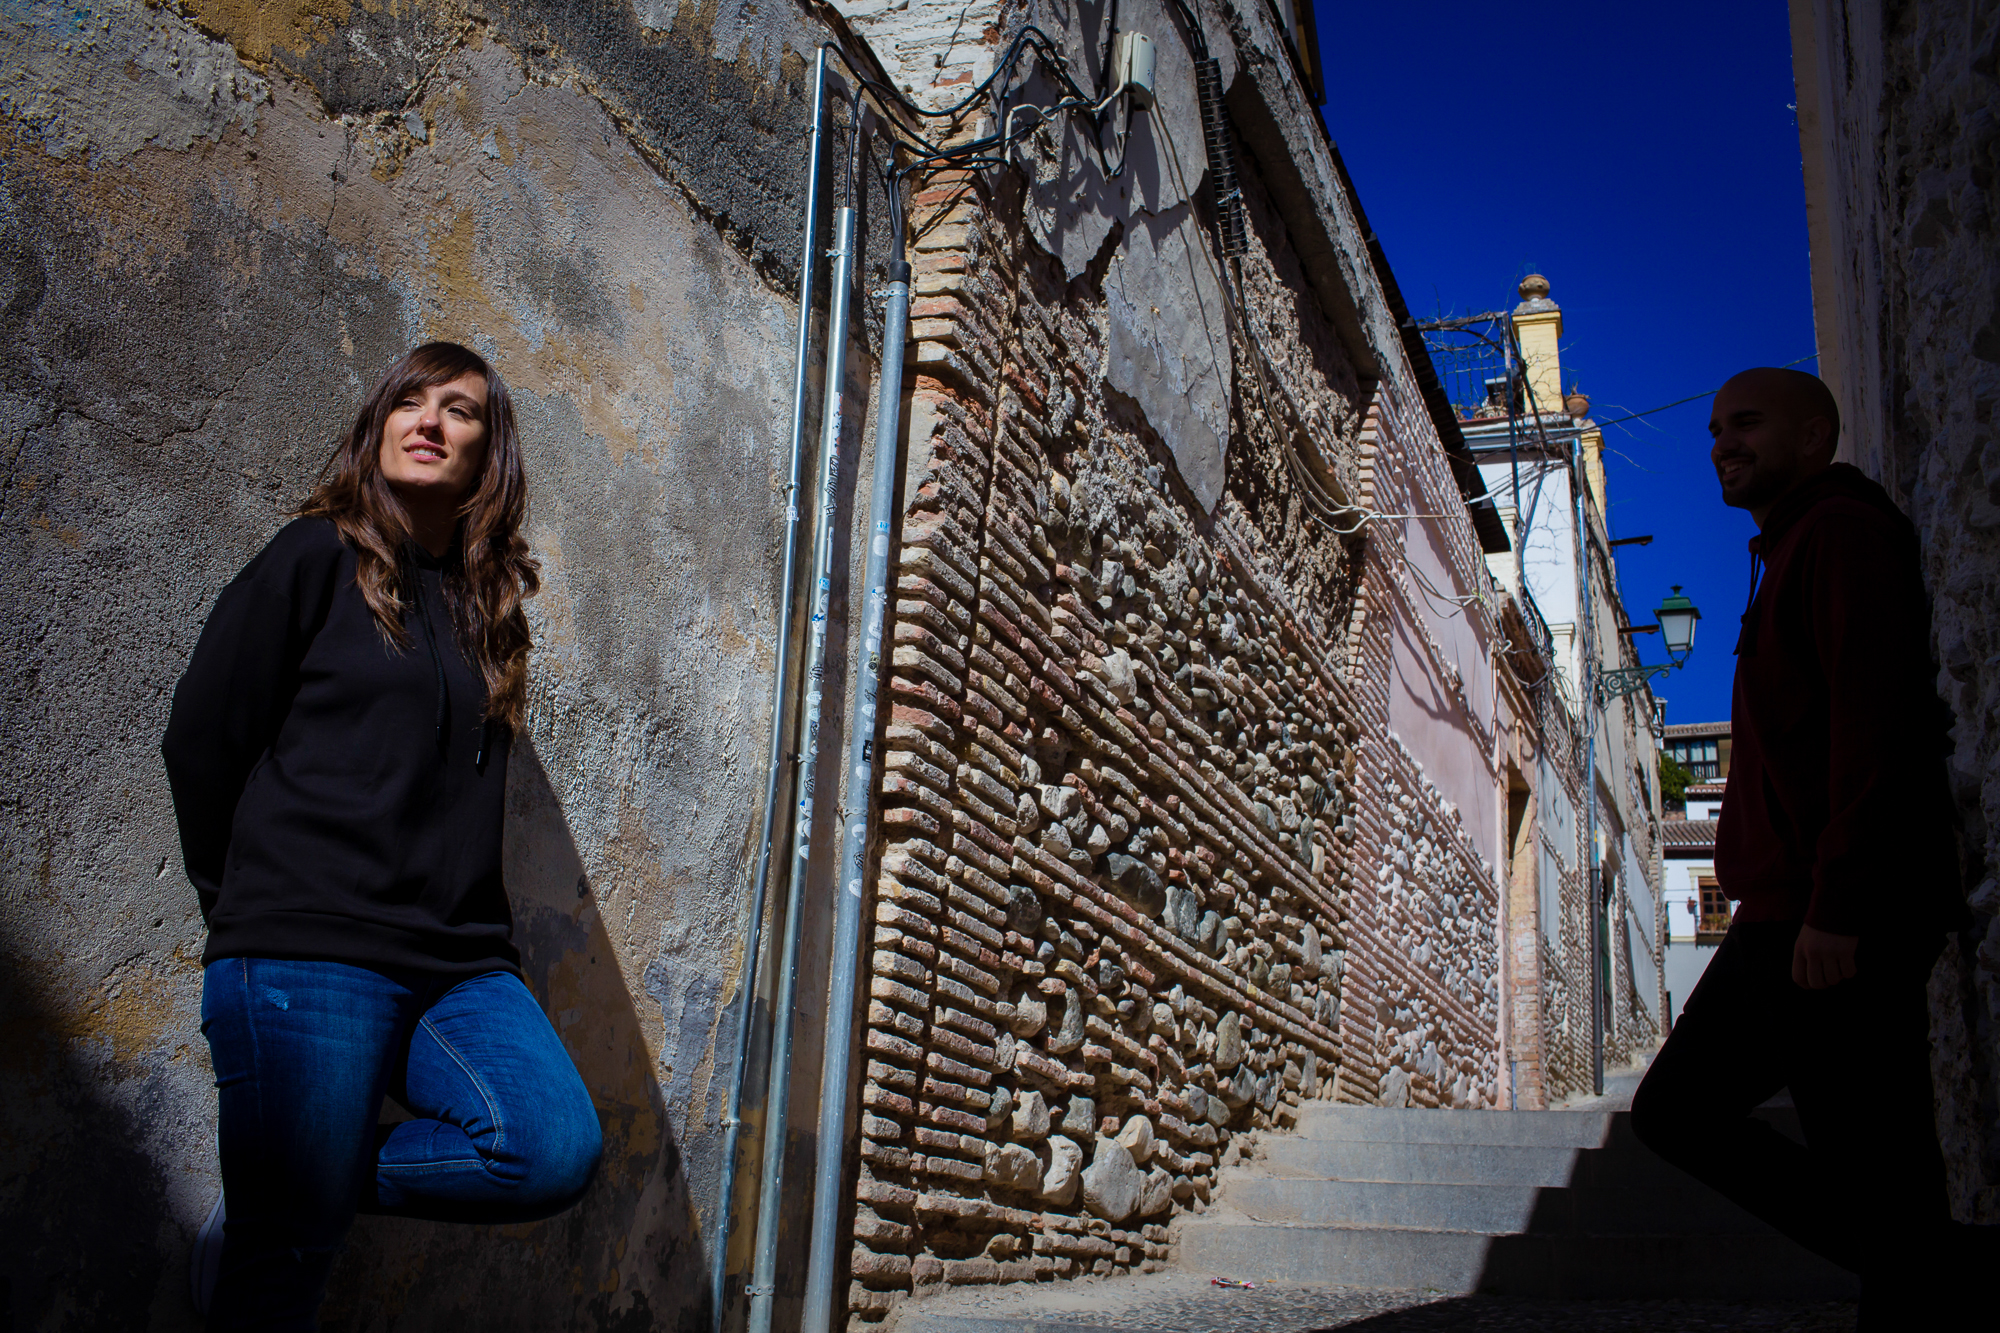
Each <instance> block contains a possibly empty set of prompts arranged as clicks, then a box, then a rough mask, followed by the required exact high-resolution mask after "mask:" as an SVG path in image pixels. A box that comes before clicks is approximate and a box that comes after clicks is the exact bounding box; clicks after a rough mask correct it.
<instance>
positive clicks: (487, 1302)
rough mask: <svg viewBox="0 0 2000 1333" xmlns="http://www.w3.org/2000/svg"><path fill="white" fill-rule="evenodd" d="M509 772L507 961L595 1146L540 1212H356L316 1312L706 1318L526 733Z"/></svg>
mask: <svg viewBox="0 0 2000 1333" xmlns="http://www.w3.org/2000/svg"><path fill="white" fill-rule="evenodd" d="M507 779H508V780H507V826H506V834H505V847H504V853H503V855H504V865H505V873H506V877H507V890H508V894H509V896H510V898H511V899H512V901H513V905H514V939H515V942H516V943H517V944H518V945H519V946H520V949H521V969H522V972H523V973H524V974H525V976H526V979H527V983H528V989H529V990H531V991H532V992H534V995H535V997H536V998H537V999H538V1000H540V1001H541V1003H542V1008H543V1010H544V1012H546V1013H547V1014H548V1016H549V1020H550V1022H552V1023H554V1024H555V1027H556V1031H557V1032H558V1033H560V1034H561V1036H562V1040H563V1045H564V1046H565V1047H566V1048H567V1049H568V1051H569V1054H570V1058H571V1059H573V1060H575V1061H576V1066H577V1069H578V1070H579V1071H581V1073H582V1074H583V1081H584V1084H585V1086H587V1087H588V1088H589V1089H590V1096H591V1101H592V1102H593V1103H594V1104H595V1105H596V1107H597V1114H598V1118H599V1120H600V1121H601V1122H602V1124H603V1126H604V1159H603V1162H602V1163H601V1164H600V1166H599V1167H598V1172H597V1179H596V1180H595V1181H594V1182H593V1183H592V1185H591V1188H590V1192H589V1193H588V1194H587V1195H585V1197H584V1200H583V1202H582V1203H581V1204H579V1205H577V1207H575V1208H573V1209H571V1210H570V1211H569V1212H567V1213H565V1214H563V1215H562V1216H560V1217H553V1218H549V1219H548V1220H546V1221H542V1222H535V1223H528V1224H524V1225H515V1226H503V1227H484V1226H464V1225H451V1224H444V1223H435V1222H417V1221H409V1220H405V1219H400V1218H385V1217H362V1218H359V1219H357V1221H356V1223H355V1226H354V1230H353V1231H352V1232H351V1233H350V1234H349V1237H348V1244H347V1249H346V1251H345V1253H344V1254H343V1255H342V1256H341V1258H340V1260H339V1262H338V1263H337V1264H336V1265H335V1268H334V1273H333V1278H332V1281H331V1283H330V1285H329V1288H328V1299H327V1304H326V1308H325V1313H324V1326H325V1327H326V1328H327V1329H328V1330H330V1331H331V1330H341V1331H342V1333H361V1331H362V1330H378V1329H379V1330H387V1329H392V1328H438V1329H442V1328H449V1327H453V1326H454V1325H456V1326H459V1327H467V1326H472V1325H477V1326H478V1327H479V1328H481V1329H490V1330H498V1329H521V1330H530V1329H532V1330H537V1333H540V1331H541V1330H548V1329H588V1330H634V1331H635V1333H636V1331H637V1330H652V1329H656V1328H657V1329H674V1328H695V1327H705V1326H706V1302H705V1299H704V1297H705V1291H706V1287H705V1281H704V1275H705V1273H706V1266H707V1259H706V1258H705V1256H704V1252H703V1250H702V1247H701V1244H700V1241H699V1239H698V1237H697V1236H696V1234H695V1208H694V1204H693V1201H692V1200H691V1199H690V1197H689V1190H688V1182H687V1174H686V1170H685V1165H684V1162H683V1159H682V1152H681V1145H680V1144H678V1143H677V1142H675V1140H674V1137H673V1133H672V1131H671V1129H670V1127H669V1123H668V1118H667V1111H666V1103H665V1099H664V1097H663V1095H662V1092H661V1088H660V1085H659V1082H658V1080H657V1079H656V1077H655V1076H654V1063H655V1062H654V1059H653V1056H652V1054H651V1053H650V1052H649V1051H648V1050H647V1048H646V1042H645V1037H644V1034H643V1031H642V1027H641V1023H640V1018H639V1014H638V1011H637V1009H636V1007H635V1004H636V1002H635V999H634V996H635V993H636V992H635V988H634V986H633V985H632V984H631V983H630V982H629V981H628V980H627V978H626V977H625V976H624V975H623V973H622V972H621V971H620V968H619V964H618V958H617V955H616V953H615V951H614V950H613V948H612V944H611V939H610V937H609V935H607V933H606V931H605V928H604V923H603V922H602V920H600V919H599V916H598V907H597V898H596V895H595V894H594V893H593V892H592V891H591V886H590V882H589V880H588V878H587V877H586V875H585V873H584V869H583V860H582V857H581V856H580V855H579V853H578V850H577V846H576V842H575V839H574V837H573V836H572V834H571V832H570V828H569V824H568V821H567V820H566V819H565V817H564V814H563V810H562V806H561V804H560V802H559V801H558V800H557V798H556V795H555V792H554V790H553V788H552V787H551V786H550V784H549V779H548V774H547V773H546V771H545V770H544V769H543V767H542V762H541V758H540V756H539V755H538V754H537V753H536V751H535V748H534V746H533V743H532V742H531V741H527V740H525V739H524V740H523V742H522V743H521V744H520V745H519V746H518V748H517V749H516V750H515V752H514V755H513V757H512V760H511V762H510V763H509V766H508V774H507ZM667 1036H668V1039H669V1040H671V1038H672V1034H667ZM495 1274H504V1275H505V1278H504V1285H502V1284H497V1283H496V1282H495V1281H494V1275H495Z"/></svg>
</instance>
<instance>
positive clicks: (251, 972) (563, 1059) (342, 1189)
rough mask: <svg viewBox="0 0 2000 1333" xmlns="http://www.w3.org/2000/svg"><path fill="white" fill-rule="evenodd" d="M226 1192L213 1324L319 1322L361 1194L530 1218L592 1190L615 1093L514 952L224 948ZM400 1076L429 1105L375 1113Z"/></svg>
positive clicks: (480, 1216)
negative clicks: (397, 963) (540, 999)
mask: <svg viewBox="0 0 2000 1333" xmlns="http://www.w3.org/2000/svg"><path fill="white" fill-rule="evenodd" d="M201 1030H202V1034H203V1035H204V1036H206V1037H207V1038H208V1048H209V1052H210V1054H211V1056H212V1058H213V1063H214V1066H215V1086H216V1088H217V1089H218V1091H219V1100H220V1113H221V1116H220V1119H221V1133H220V1140H221V1150H222V1184H223V1194H224V1197H225V1198H226V1199H227V1201H228V1222H227V1224H226V1225H225V1228H224V1242H223V1249H222V1267H221V1272H220V1275H219V1276H218V1278H217V1281H216V1289H215V1301H214V1306H213V1308H212V1309H211V1311H210V1316H209V1327H210V1328H211V1329H286V1330H291V1329H299V1330H310V1329H311V1328H313V1327H314V1325H315V1322H316V1319H317V1313H318V1310H319V1304H320V1300H321V1298H322V1296H323V1295H324V1294H325V1290H326V1276H327V1270H328V1269H329V1268H330V1267H331V1265H332V1263H333V1257H334V1255H335V1253H336V1252H337V1251H338V1250H339V1248H340V1243H341V1239H342V1237H344V1236H345V1235H346V1232H347V1228H348V1225H349V1224H350V1223H351V1222H352V1221H353V1220H354V1215H355V1213H357V1212H370V1213H392V1214H396V1215H398V1216H402V1217H421V1218H431V1219H435V1220H439V1221H452V1222H526V1221H533V1220H534V1219H536V1218H542V1217H548V1216H550V1215H552V1214H555V1213H559V1212H561V1211H562V1210H563V1209H565V1208H568V1207H569V1206H570V1205H571V1204H573V1203H575V1202H576V1201H577V1200H578V1199H579V1198H581V1197H582V1195H583V1191H584V1188H585V1186H587V1185H588V1184H589V1183H590V1177H591V1172H592V1171H593V1170H594V1169H595V1168H596V1165H597V1158H598V1155H599V1153H600V1152H601V1150H602V1147H603V1141H602V1136H601V1132H600V1130H599V1128H598V1123H597V1113H596V1111H595V1110H594V1109H593V1108H592V1106H591V1104H590V1094H589V1093H588V1092H586V1091H585V1090H584V1086H583V1080H582V1078H580V1077H579V1076H578V1075H577V1072H576V1066H575V1065H573V1064H572V1063H570V1058H569V1054H568V1052H566V1051H564V1050H563V1047H562V1042H561V1041H560V1040H559V1039H558V1038H557V1037H556V1034H555V1030H554V1029H553V1028H551V1027H550V1026H549V1021H548V1019H547V1018H545V1017H543V1015H542V1010H541V1006H539V1005H538V1004H536V1003H535V999H534V997H533V996H532V995H530V994H529V993H528V988H527V987H526V986H524V985H522V984H521V980H520V978H518V977H516V976H514V975H513V974H511V973H507V972H486V973H482V974H480V975H478V976H474V977H469V978H466V979H464V980H460V981H456V982H454V981H453V980H452V979H451V978H438V977H430V976H426V975H423V974H420V973H402V972H378V971H374V970H372V969H370V968H365V967H353V966H350V965H348V964H346V963H324V962H294V961H285V960H280V959H273V958H223V959H218V960H216V961H215V962H213V963H211V964H209V965H208V968H207V970H206V972H205V974H204V976H203V981H202V998H201ZM385 1094H387V1095H389V1096H392V1097H394V1098H395V1100H396V1101H398V1102H400V1103H401V1104H402V1105H403V1106H404V1107H406V1108H408V1110H409V1111H410V1113H411V1114H412V1115H414V1116H415V1117H416V1118H415V1119H413V1120H406V1121H403V1122H402V1123H400V1124H396V1125H377V1123H376V1121H377V1118H378V1114H379V1112H380V1109H381V1105H382V1098H383V1096H384V1095H385Z"/></svg>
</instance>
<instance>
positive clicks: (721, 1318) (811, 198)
mask: <svg viewBox="0 0 2000 1333" xmlns="http://www.w3.org/2000/svg"><path fill="white" fill-rule="evenodd" d="M825 130H826V52H824V51H821V52H820V54H819V63H818V64H817V66H815V68H814V70H813V102H812V138H811V145H812V146H811V148H810V149H808V155H807V159H806V217H805V228H804V230H805V259H804V262H803V263H801V264H800V266H799V332H798V344H797V363H798V364H797V369H796V370H795V372H794V374H793V376H792V462H791V474H790V480H789V481H788V482H787V483H786V486H785V554H784V576H783V577H784V584H783V590H782V591H781V592H780V593H779V596H778V639H777V650H776V653H777V658H776V662H775V663H774V665H773V669H772V674H771V752H770V754H769V756H767V758H766V761H765V766H766V772H767V773H768V777H767V778H766V779H765V784H764V815H763V827H762V829H761V830H760V832H759V835H758V839H757V843H758V847H757V867H756V870H755V871H754V873H753V875H752V879H751V884H752V888H751V899H750V924H749V926H748V928H747V934H746V936H745V938H744V945H743V972H742V975H741V979H740V980H739V981H738V982H737V987H736V1062H735V1065H734V1067H733V1068H734V1071H735V1072H734V1073H733V1074H732V1075H731V1078H730V1084H729V1110H728V1113H727V1114H726V1115H725V1116H724V1117H723V1121H722V1123H723V1128H724V1135H723V1141H722V1187H721V1190H720V1191H719V1192H718V1194H717V1196H716V1209H715V1237H714V1240H713V1241H712V1246H713V1253H712V1254H711V1255H710V1259H709V1274H710V1275H709V1303H710V1315H711V1317H710V1327H711V1328H713V1329H714V1333H722V1328H723V1324H724V1322H725V1319H726V1317H727V1314H728V1308H729V1306H728V1294H729V1234H730V1229H731V1228H730V1222H731V1210H732V1208H733V1206H734V1204H735V1196H736V1156H737V1150H738V1148H739V1146H740V1143H741V1139H742V1134H743V1080H744V1078H745V1076H746V1073H747V1070H746V1066H747V1065H748V1064H749V1061H750V1037H751V1024H752V1023H753V1021H754V1020H755V1018H756V1012H757V975H758V972H759V971H760V970H761V965H762V962H763V959H762V957H761V955H760V952H759V950H760V948H761V946H762V933H763V926H764V901H765V898H766V897H767V896H768V893H769V889H770V881H771V851H772V843H773V841H774V839H775V835H776V832H777V823H778V801H779V799H780V797H781V796H782V794H783V783H784V769H785V711H786V710H785V703H786V699H787V696H788V695H789V694H790V692H791V671H792V609H793V607H794V605H795V604H796V603H797V601H798V569H799V486H800V484H801V483H802V482H803V481H804V480H805V478H804V475H803V474H804V470H805V454H806V398H807V395H808V393H809V392H810V390H811V387H812V386H811V370H812V367H811V352H812V305H813V283H814V280H815V279H816V278H817V277H818V274H819V247H820V235H819V202H820V164H821V161H822V159H823V158H824V157H825Z"/></svg>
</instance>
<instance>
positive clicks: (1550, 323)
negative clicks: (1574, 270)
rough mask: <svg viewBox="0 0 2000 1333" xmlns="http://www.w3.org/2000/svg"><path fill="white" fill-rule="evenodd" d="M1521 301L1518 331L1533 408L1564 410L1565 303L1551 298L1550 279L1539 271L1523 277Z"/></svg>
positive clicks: (1516, 315) (1516, 318)
mask: <svg viewBox="0 0 2000 1333" xmlns="http://www.w3.org/2000/svg"><path fill="white" fill-rule="evenodd" d="M1520 291H1521V304H1519V305H1517V306H1515V307H1514V331H1515V333H1516V334H1517V335H1518V336H1519V337H1520V339H1521V360H1522V362H1523V365H1522V369H1523V370H1524V371H1526V372H1527V376H1528V390H1529V393H1530V396H1531V398H1532V400H1533V401H1532V402H1530V403H1529V404H1527V405H1526V410H1527V411H1530V412H1560V411H1562V410H1563V393H1562V353H1561V351H1560V350H1558V347H1557V343H1558V342H1559V341H1560V340H1561V338H1562V331H1563V317H1562V307H1561V306H1559V305H1557V304H1556V303H1555V302H1554V301H1551V300H1550V299H1549V280H1548V279H1547V278H1545V277H1543V276H1542V275H1541V274H1539V273H1530V274H1529V275H1528V276H1527V277H1525V278H1523V279H1521V287H1520Z"/></svg>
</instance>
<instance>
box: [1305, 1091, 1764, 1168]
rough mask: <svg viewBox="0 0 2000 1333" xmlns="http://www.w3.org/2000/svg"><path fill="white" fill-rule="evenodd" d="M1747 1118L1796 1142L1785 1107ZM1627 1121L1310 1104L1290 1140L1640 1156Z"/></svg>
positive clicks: (1598, 1115)
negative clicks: (1612, 1151) (1622, 1147)
mask: <svg viewBox="0 0 2000 1333" xmlns="http://www.w3.org/2000/svg"><path fill="white" fill-rule="evenodd" d="M1752 1114H1754V1115H1755V1116H1756V1117H1757V1118H1758V1119H1760V1120H1764V1121H1766V1122H1768V1123H1769V1124H1771V1125H1772V1126H1773V1127H1775V1128H1776V1129H1778V1130H1779V1132H1781V1133H1783V1134H1786V1135H1789V1136H1790V1137H1792V1138H1795V1139H1796V1138H1798V1137H1799V1128H1798V1112H1797V1111H1795V1110H1793V1109H1792V1108H1791V1107H1789V1106H1765V1107H1759V1108H1758V1109H1757V1110H1756V1111H1754V1112H1753V1113H1752ZM1631 1120H1632V1116H1631V1112H1629V1111H1431V1110H1425V1109H1423V1108H1419V1107H1411V1108H1405V1109H1401V1110H1388V1109H1385V1108H1382V1107H1375V1106H1328V1105H1325V1104H1322V1103H1314V1104H1308V1105H1306V1106H1304V1107H1301V1108H1300V1111H1299V1121H1298V1125H1297V1128H1296V1131H1295V1134H1294V1136H1293V1137H1295V1138H1296V1139H1299V1140H1305V1141H1309V1142H1318V1143H1437V1144H1446V1143H1463V1144H1485V1145H1487V1146H1489V1147H1496V1148H1599V1147H1615V1146H1618V1145H1619V1144H1621V1143H1624V1144H1629V1145H1630V1146H1631V1147H1633V1148H1634V1149H1636V1150H1638V1151H1640V1152H1645V1151H1646V1149H1645V1147H1644V1145H1643V1144H1641V1143H1639V1141H1638V1140H1637V1139H1635V1138H1633V1137H1632V1131H1631ZM1280 1141H1281V1140H1280V1139H1278V1138H1276V1137H1273V1138H1271V1139H1268V1140H1267V1142H1269V1143H1274V1144H1275V1143H1278V1142H1280ZM1648 1155H1649V1156H1650V1155H1651V1154H1648Z"/></svg>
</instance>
